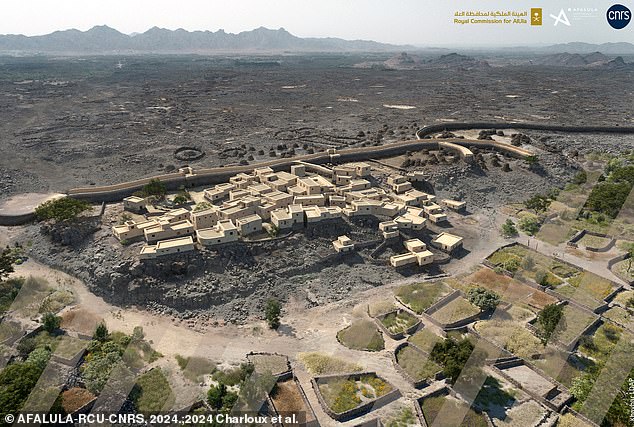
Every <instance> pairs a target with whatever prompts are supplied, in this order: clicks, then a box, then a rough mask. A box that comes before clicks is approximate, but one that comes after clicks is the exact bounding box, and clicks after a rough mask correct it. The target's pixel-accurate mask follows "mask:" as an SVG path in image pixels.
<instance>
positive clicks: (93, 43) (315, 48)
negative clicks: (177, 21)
mask: <svg viewBox="0 0 634 427" xmlns="http://www.w3.org/2000/svg"><path fill="white" fill-rule="evenodd" d="M403 48H408V49H413V47H412V46H396V45H390V44H385V43H378V42H374V41H366V40H343V39H339V38H301V37H296V36H294V35H292V34H291V33H289V32H288V31H286V30H285V29H283V28H280V29H278V30H270V29H267V28H264V27H260V28H257V29H255V30H252V31H243V32H241V33H238V34H231V33H226V32H225V31H224V30H219V31H216V32H213V31H186V30H183V29H178V30H166V29H164V28H158V27H153V28H150V29H149V30H147V31H146V32H144V33H140V34H134V35H127V34H123V33H120V32H119V31H117V30H115V29H113V28H110V27H108V26H105V25H103V26H96V27H93V28H91V29H90V30H88V31H79V30H74V29H73V30H65V31H55V32H54V33H51V34H46V35H43V36H31V37H27V36H23V35H0V52H3V53H13V54H20V53H44V54H46V53H48V54H72V53H76V54H112V53H215V52H217V53H222V52H227V53H229V52H245V53H246V52H355V51H356V52H389V51H395V50H402V49H403Z"/></svg>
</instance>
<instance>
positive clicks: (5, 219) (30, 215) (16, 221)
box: [0, 212, 35, 227]
mask: <svg viewBox="0 0 634 427" xmlns="http://www.w3.org/2000/svg"><path fill="white" fill-rule="evenodd" d="M34 220H35V212H27V213H23V214H18V215H9V214H0V225H3V226H7V227H11V226H15V225H22V224H26V223H29V222H31V221H34Z"/></svg>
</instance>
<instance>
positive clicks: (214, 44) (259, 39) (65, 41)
mask: <svg viewBox="0 0 634 427" xmlns="http://www.w3.org/2000/svg"><path fill="white" fill-rule="evenodd" d="M518 49H520V51H525V52H527V54H530V53H532V54H551V53H561V52H567V53H570V54H580V55H586V54H591V53H593V52H601V53H603V54H605V55H630V54H632V55H634V44H632V43H627V42H620V43H603V44H590V43H581V42H574V43H565V44H555V45H552V46H544V47H533V48H527V47H522V48H514V49H513V50H514V51H517V50H518ZM404 50H409V51H417V52H426V53H427V54H430V53H433V52H436V53H441V52H447V53H448V52H450V51H449V50H447V49H445V48H440V49H434V48H422V47H418V48H417V47H414V46H403V45H393V44H386V43H379V42H375V41H369V40H344V39H340V38H331V37H329V38H301V37H297V36H294V35H293V34H291V33H289V32H288V31H286V30H285V29H283V28H280V29H278V30H271V29H267V28H264V27H260V28H257V29H255V30H251V31H243V32H241V33H238V34H232V33H226V32H225V31H223V30H218V31H215V32H214V31H186V30H183V29H178V30H167V29H164V28H158V27H153V28H150V29H149V30H147V31H146V32H144V33H134V34H123V33H121V32H119V31H117V30H115V29H113V28H110V27H108V26H106V25H101V26H96V27H93V28H91V29H90V30H88V31H79V30H75V29H72V30H64V31H55V32H53V33H51V34H46V35H43V36H30V37H28V36H24V35H13V34H9V35H0V54H17V55H21V54H26V55H29V54H83V55H86V54H89V55H103V54H136V53H141V54H142V53H159V54H171V53H173V54H182V53H198V54H211V53H282V52H295V53H300V52H307V53H310V52H399V51H404ZM461 50H470V49H469V48H468V47H465V48H463V49H461ZM476 50H482V49H476ZM489 50H490V51H496V50H500V51H504V50H508V48H500V49H495V48H490V49H489ZM456 59H457V60H458V61H459V62H460V63H463V65H465V64H464V63H465V62H468V61H465V58H455V57H450V58H445V60H449V61H455V60H456ZM408 61H409V59H408V58H404V61H402V62H403V63H400V64H398V65H397V68H401V67H405V68H407V67H408V64H407V62H408ZM399 62H401V61H399ZM414 62H419V61H417V59H414ZM413 65H414V64H409V66H413ZM420 65H421V64H420V63H419V64H416V67H418V66H420ZM388 67H390V65H389V64H388Z"/></svg>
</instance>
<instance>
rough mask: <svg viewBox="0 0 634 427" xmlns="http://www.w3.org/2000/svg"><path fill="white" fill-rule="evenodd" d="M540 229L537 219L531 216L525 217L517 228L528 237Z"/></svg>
mask: <svg viewBox="0 0 634 427" xmlns="http://www.w3.org/2000/svg"><path fill="white" fill-rule="evenodd" d="M540 227H541V223H540V221H539V219H538V218H536V217H533V216H525V217H524V218H522V219H521V220H520V222H519V228H520V230H522V231H523V232H525V233H526V234H528V235H529V236H533V235H535V234H536V233H537V232H538V231H539V228H540Z"/></svg>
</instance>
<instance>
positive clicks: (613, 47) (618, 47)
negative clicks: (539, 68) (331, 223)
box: [539, 42, 634, 55]
mask: <svg viewBox="0 0 634 427" xmlns="http://www.w3.org/2000/svg"><path fill="white" fill-rule="evenodd" d="M539 50H540V51H541V52H544V53H559V52H568V53H578V54H588V53H593V52H601V53H603V54H605V55H634V44H632V43H628V42H619V43H602V44H592V43H582V42H573V43H560V44H554V45H552V46H545V47H542V48H540V49H539Z"/></svg>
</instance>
